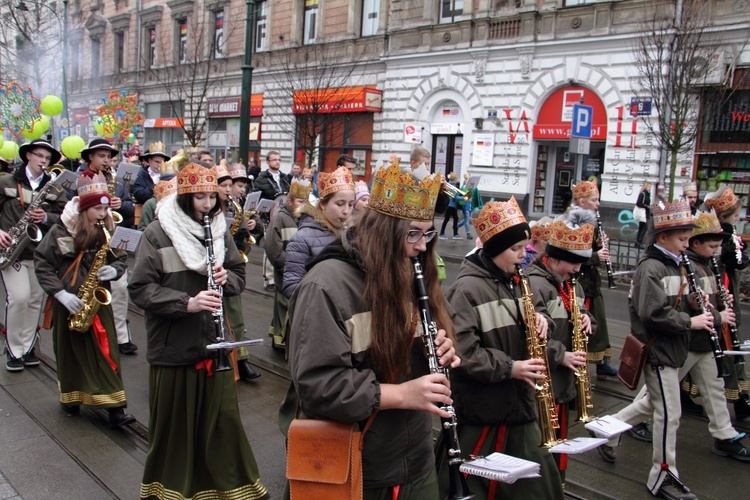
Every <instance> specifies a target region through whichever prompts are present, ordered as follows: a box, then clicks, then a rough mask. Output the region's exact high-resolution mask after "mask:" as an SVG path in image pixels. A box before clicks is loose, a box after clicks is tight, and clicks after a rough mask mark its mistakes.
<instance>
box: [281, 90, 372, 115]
mask: <svg viewBox="0 0 750 500" xmlns="http://www.w3.org/2000/svg"><path fill="white" fill-rule="evenodd" d="M382 109H383V91H382V90H378V89H376V88H375V87H339V88H334V89H319V90H298V91H297V92H295V93H294V106H293V108H292V110H293V112H294V113H295V114H302V113H361V112H368V111H369V112H373V113H380V111H382Z"/></svg>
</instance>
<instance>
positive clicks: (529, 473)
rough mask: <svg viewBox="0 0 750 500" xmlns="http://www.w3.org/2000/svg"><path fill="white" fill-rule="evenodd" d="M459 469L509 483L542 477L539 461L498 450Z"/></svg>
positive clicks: (466, 472) (468, 462)
mask: <svg viewBox="0 0 750 500" xmlns="http://www.w3.org/2000/svg"><path fill="white" fill-rule="evenodd" d="M459 470H460V471H461V472H463V473H465V474H472V475H474V476H480V477H484V478H487V479H493V480H495V481H501V482H503V483H508V484H511V483H515V482H516V481H517V480H519V479H524V478H530V477H541V476H540V475H539V464H538V463H536V462H531V461H529V460H524V459H523V458H518V457H512V456H510V455H506V454H504V453H497V452H495V453H493V454H491V455H489V456H487V457H478V458H476V459H474V460H471V461H467V462H464V463H463V464H461V467H460V468H459Z"/></svg>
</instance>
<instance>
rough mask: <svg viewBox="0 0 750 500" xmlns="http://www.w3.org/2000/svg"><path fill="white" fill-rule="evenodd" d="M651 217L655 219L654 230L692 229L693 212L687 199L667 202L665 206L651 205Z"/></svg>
mask: <svg viewBox="0 0 750 500" xmlns="http://www.w3.org/2000/svg"><path fill="white" fill-rule="evenodd" d="M651 218H652V219H653V221H654V232H655V233H660V232H662V231H669V230H671V229H692V228H693V214H692V213H691V212H690V205H689V204H688V203H687V202H686V201H674V202H672V203H665V204H664V206H663V207H662V206H659V205H651Z"/></svg>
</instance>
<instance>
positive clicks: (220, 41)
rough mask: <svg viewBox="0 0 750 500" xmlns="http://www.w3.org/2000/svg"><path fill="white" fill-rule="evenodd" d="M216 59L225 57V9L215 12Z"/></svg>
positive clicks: (214, 48)
mask: <svg viewBox="0 0 750 500" xmlns="http://www.w3.org/2000/svg"><path fill="white" fill-rule="evenodd" d="M213 54H214V59H221V58H222V57H224V11H223V10H220V11H218V12H214V46H213Z"/></svg>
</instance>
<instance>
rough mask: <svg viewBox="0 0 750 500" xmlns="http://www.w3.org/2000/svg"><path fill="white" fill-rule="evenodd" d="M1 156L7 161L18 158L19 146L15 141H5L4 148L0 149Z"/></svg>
mask: <svg viewBox="0 0 750 500" xmlns="http://www.w3.org/2000/svg"><path fill="white" fill-rule="evenodd" d="M0 156H2V157H3V158H5V159H6V160H13V159H15V158H18V144H16V143H15V142H13V141H5V144H3V147H2V148H0Z"/></svg>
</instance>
